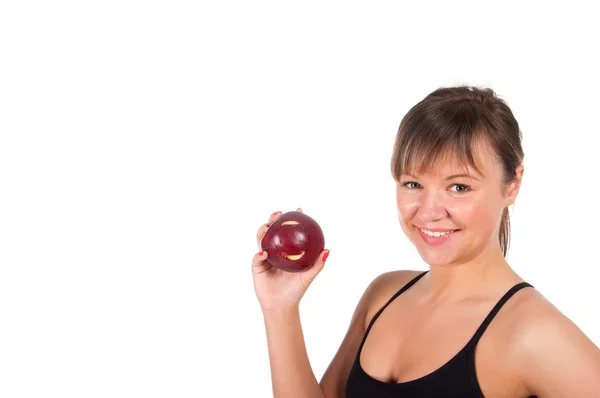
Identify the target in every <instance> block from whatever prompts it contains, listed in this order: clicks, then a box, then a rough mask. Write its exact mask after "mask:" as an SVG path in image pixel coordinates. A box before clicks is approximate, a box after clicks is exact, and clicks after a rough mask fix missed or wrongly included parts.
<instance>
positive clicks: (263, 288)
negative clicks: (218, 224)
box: [252, 209, 329, 312]
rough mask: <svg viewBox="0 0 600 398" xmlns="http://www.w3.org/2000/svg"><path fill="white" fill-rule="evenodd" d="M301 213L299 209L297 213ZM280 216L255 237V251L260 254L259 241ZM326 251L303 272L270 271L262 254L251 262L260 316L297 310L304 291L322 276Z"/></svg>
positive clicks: (274, 215)
mask: <svg viewBox="0 0 600 398" xmlns="http://www.w3.org/2000/svg"><path fill="white" fill-rule="evenodd" d="M298 211H300V212H301V211H302V209H298ZM281 215H282V213H281V212H279V211H278V212H275V213H273V214H272V215H271V217H270V218H269V221H268V222H267V223H266V224H263V225H262V226H261V227H260V228H259V229H258V232H257V234H256V240H257V243H258V249H259V250H262V247H261V244H260V243H261V241H262V238H263V236H264V235H265V233H266V232H267V229H269V227H270V226H271V224H273V223H274V222H275V221H276V220H277V219H278V218H279V217H281ZM328 255H329V250H327V249H324V250H323V251H322V252H321V253H320V254H319V256H318V257H317V259H316V260H315V262H314V264H313V266H312V267H310V268H308V269H307V270H305V271H302V272H286V271H282V270H280V269H277V268H274V267H272V266H271V265H270V264H269V263H267V262H266V259H267V257H268V254H267V252H266V251H261V252H259V253H257V254H255V255H254V258H253V259H252V276H253V278H254V291H255V292H256V296H257V298H258V301H259V303H260V306H261V308H262V310H263V312H267V311H278V310H285V309H289V308H293V307H297V306H298V305H299V304H300V299H302V297H303V296H304V293H305V292H306V289H308V286H310V284H311V283H312V281H313V280H314V279H315V277H316V276H317V275H318V274H319V272H321V270H322V269H323V266H324V265H325V260H326V259H327V256H328Z"/></svg>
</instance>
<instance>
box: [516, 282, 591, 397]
mask: <svg viewBox="0 0 600 398" xmlns="http://www.w3.org/2000/svg"><path fill="white" fill-rule="evenodd" d="M510 313H511V316H510V318H511V319H510V324H511V331H510V339H509V340H508V341H509V342H510V343H509V344H508V347H507V351H506V353H507V356H508V361H509V363H510V366H511V368H513V369H514V372H515V375H516V376H517V377H518V378H519V379H520V380H522V382H523V384H524V385H525V386H527V388H528V390H529V392H530V393H531V394H532V395H537V396H552V397H573V396H577V397H597V394H598V391H600V349H599V348H598V347H597V346H596V345H595V344H594V343H593V342H592V341H591V340H590V339H589V338H588V337H587V336H586V335H585V334H584V333H583V331H582V330H581V329H579V327H577V325H575V323H574V322H573V321H572V320H571V319H569V318H568V317H567V316H566V315H565V314H563V313H562V312H561V311H560V310H559V309H558V308H556V307H555V306H554V305H553V304H552V303H551V302H550V301H549V300H548V299H547V298H546V297H545V296H544V295H543V294H542V293H541V292H539V291H537V290H536V289H524V291H523V294H521V295H519V296H518V297H515V302H514V304H513V308H512V309H511V311H510Z"/></svg>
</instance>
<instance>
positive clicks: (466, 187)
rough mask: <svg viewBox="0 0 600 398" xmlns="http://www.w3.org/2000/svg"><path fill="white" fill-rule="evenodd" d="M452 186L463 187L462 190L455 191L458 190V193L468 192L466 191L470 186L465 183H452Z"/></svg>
mask: <svg viewBox="0 0 600 398" xmlns="http://www.w3.org/2000/svg"><path fill="white" fill-rule="evenodd" d="M452 186H453V187H462V188H463V189H462V190H460V191H456V192H459V193H463V192H468V191H470V190H471V188H470V187H469V186H467V185H465V184H454V185H452Z"/></svg>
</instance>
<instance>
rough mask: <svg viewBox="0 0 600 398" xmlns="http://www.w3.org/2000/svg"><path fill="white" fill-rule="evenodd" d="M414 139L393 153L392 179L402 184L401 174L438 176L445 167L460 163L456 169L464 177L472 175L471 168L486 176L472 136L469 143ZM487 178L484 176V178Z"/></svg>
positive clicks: (476, 144)
mask: <svg viewBox="0 0 600 398" xmlns="http://www.w3.org/2000/svg"><path fill="white" fill-rule="evenodd" d="M422 137H423V136H421V139H413V140H410V141H409V142H408V143H407V144H406V145H400V146H399V148H398V150H397V151H395V152H394V155H395V156H394V159H392V167H393V169H392V175H393V177H394V179H395V180H397V181H398V180H400V176H401V175H402V174H412V175H418V174H428V173H431V174H436V173H437V172H438V171H439V170H440V169H441V168H442V167H443V165H444V164H445V163H447V162H454V163H457V167H459V169H460V170H461V171H462V172H463V173H464V174H472V173H470V172H469V167H471V168H472V169H473V170H475V172H477V173H479V175H481V176H483V171H482V170H481V168H480V167H478V165H477V160H476V159H477V158H479V156H477V152H478V148H480V147H481V143H478V141H479V140H478V139H477V137H475V136H473V137H472V138H471V139H470V140H468V141H467V140H466V139H465V138H464V137H465V136H464V135H463V136H462V137H461V135H458V136H455V137H456V138H455V139H451V140H446V141H445V142H442V141H439V140H434V139H425V138H422ZM484 177H485V176H484Z"/></svg>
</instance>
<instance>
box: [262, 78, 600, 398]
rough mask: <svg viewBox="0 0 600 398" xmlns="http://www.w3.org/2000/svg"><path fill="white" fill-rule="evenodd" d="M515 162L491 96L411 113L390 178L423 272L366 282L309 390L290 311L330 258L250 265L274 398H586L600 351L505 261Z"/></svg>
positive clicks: (449, 97)
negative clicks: (286, 267)
mask: <svg viewBox="0 0 600 398" xmlns="http://www.w3.org/2000/svg"><path fill="white" fill-rule="evenodd" d="M523 158H524V153H523V149H522V146H521V132H520V129H519V124H518V123H517V121H516V119H515V117H514V116H513V114H512V112H511V110H510V108H509V107H508V105H507V104H506V103H505V102H504V101H503V100H501V99H500V98H498V97H497V96H496V94H495V93H494V91H493V90H491V89H489V88H483V89H482V88H477V87H470V86H460V87H447V88H440V89H438V90H436V91H434V92H433V93H431V94H430V95H428V96H427V97H425V99H423V100H422V101H420V102H419V103H418V104H416V105H415V106H414V107H413V108H412V109H410V110H409V112H408V113H407V114H406V116H405V117H404V118H403V119H402V121H401V123H400V127H399V130H398V133H397V136H396V141H395V144H394V148H393V155H392V159H391V172H392V176H393V178H394V180H395V181H396V203H397V210H398V220H399V222H400V226H401V227H402V230H403V231H404V233H405V234H406V236H407V237H408V239H409V240H410V241H411V242H412V243H413V244H414V246H415V248H416V249H417V251H418V252H419V254H420V256H421V258H422V259H423V260H424V261H425V262H426V263H427V264H428V265H429V270H428V271H426V272H421V271H412V270H398V271H392V272H388V273H385V274H382V275H380V276H379V277H377V278H376V279H375V280H374V281H373V282H371V284H370V285H369V287H368V288H367V290H366V291H365V293H364V294H363V296H362V298H361V299H360V301H359V303H358V305H357V306H356V309H355V312H354V315H353V318H352V320H351V322H350V326H349V328H348V331H347V333H346V336H345V338H344V340H343V341H342V343H341V345H340V347H339V349H338V352H337V353H336V355H335V357H334V358H333V360H332V362H331V364H330V365H329V367H328V368H327V371H326V372H325V374H324V376H323V378H322V380H321V381H320V383H318V382H317V380H316V378H315V376H314V373H313V372H312V369H311V367H310V363H309V361H308V357H307V353H306V347H305V345H304V340H303V336H302V329H301V325H300V318H299V312H298V305H299V302H300V300H301V298H302V296H303V295H304V293H305V291H306V289H307V288H308V286H310V284H311V282H312V281H313V279H314V278H315V277H316V275H317V274H318V273H319V272H320V271H321V269H322V268H323V265H324V262H325V259H326V258H327V253H328V251H325V252H323V253H322V255H320V256H319V257H318V258H317V260H316V262H315V264H314V265H313V267H312V268H310V269H308V270H307V271H304V272H300V273H294V274H291V273H285V272H281V271H280V270H274V269H272V268H269V267H268V265H267V262H266V258H267V257H266V256H265V253H264V252H261V253H258V254H256V255H255V257H254V259H253V263H252V270H253V277H254V287H255V291H256V294H257V297H258V299H259V302H260V303H261V307H262V309H263V314H264V318H265V326H266V331H267V341H268V347H269V354H270V361H271V372H272V382H273V390H274V393H275V397H307V396H310V397H349V398H359V397H390V398H392V397H405V398H413V397H414V398H418V397H461V398H470V397H473V398H475V397H477V398H481V397H484V396H485V397H529V396H540V397H575V396H576V397H589V398H591V397H597V396H598V391H600V350H599V349H598V347H596V346H595V345H594V344H593V342H592V341H591V340H590V339H589V338H588V337H587V336H586V335H585V334H584V333H583V332H582V331H581V330H580V329H579V328H578V327H577V326H576V325H575V324H574V323H573V322H571V321H570V319H569V318H567V317H566V316H565V315H563V314H562V313H561V312H560V311H559V310H558V309H557V308H555V307H554V306H553V305H552V304H551V303H550V302H549V301H548V300H547V299H546V298H545V297H544V296H543V295H542V294H541V293H540V292H538V291H537V290H536V289H534V288H533V286H532V285H531V284H529V283H527V282H526V281H524V280H523V278H521V277H520V276H519V275H518V274H517V273H516V272H515V271H514V270H513V269H512V267H511V266H510V265H509V264H508V262H507V260H506V255H507V252H508V247H509V240H510V220H509V211H508V209H509V206H511V205H512V204H513V203H514V202H515V200H516V198H517V195H518V193H519V189H520V186H521V183H522V179H523V173H524V165H523ZM280 216H281V215H280V214H279V213H277V212H276V213H274V214H273V215H272V216H271V218H270V220H269V223H272V222H274V221H275V220H277V219H278V218H279V217H280ZM263 235H264V230H262V229H259V232H258V239H259V242H260V238H261V237H262V236H263Z"/></svg>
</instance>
